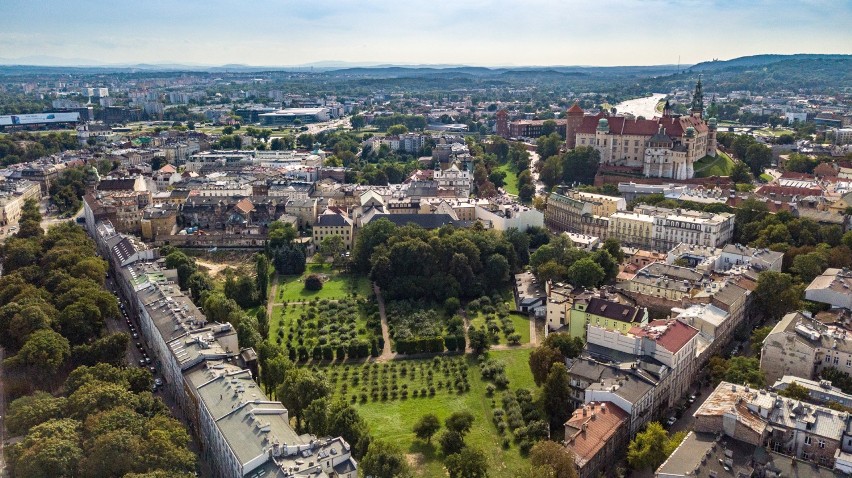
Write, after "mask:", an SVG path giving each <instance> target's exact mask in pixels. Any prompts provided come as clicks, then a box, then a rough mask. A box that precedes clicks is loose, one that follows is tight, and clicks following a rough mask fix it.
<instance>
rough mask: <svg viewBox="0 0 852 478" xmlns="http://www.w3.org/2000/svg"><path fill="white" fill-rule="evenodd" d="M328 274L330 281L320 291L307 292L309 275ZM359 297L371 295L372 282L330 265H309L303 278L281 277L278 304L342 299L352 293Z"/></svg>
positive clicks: (276, 299)
mask: <svg viewBox="0 0 852 478" xmlns="http://www.w3.org/2000/svg"><path fill="white" fill-rule="evenodd" d="M313 273H318V274H326V275H327V276H329V279H328V280H327V281H325V282H324V283H323V285H322V289H321V290H318V291H311V290H305V277H307V276H308V275H309V274H313ZM353 292H354V293H356V294H357V295H359V296H367V295H369V294H370V281H369V280H368V279H367V278H365V277H360V276H354V275H351V274H343V273H340V272H338V271H336V270H332V268H331V265H330V264H308V268H307V270H306V271H305V273H304V274H302V275H301V276H280V277H279V282H278V297H276V298H275V301H276V302H292V301H303V300H310V299H313V298H314V297H316V298H317V299H342V298H344V297H346V296H348V295H350V294H351V293H353Z"/></svg>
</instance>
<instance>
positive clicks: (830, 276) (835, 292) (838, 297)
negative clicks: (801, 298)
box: [805, 268, 852, 309]
mask: <svg viewBox="0 0 852 478" xmlns="http://www.w3.org/2000/svg"><path fill="white" fill-rule="evenodd" d="M805 298H806V299H808V300H812V301H814V302H822V303H823V304H830V305H831V306H832V307H841V308H845V309H852V271H850V270H849V269H845V268H844V269H834V268H829V269H826V270H825V272H823V273H822V274H820V275H819V276H817V277H816V278H814V280H813V281H811V283H810V284H808V287H807V289H805Z"/></svg>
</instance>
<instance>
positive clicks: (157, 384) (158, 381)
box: [154, 378, 163, 387]
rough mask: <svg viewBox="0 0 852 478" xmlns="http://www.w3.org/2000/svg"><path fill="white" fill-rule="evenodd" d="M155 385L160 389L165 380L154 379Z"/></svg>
mask: <svg viewBox="0 0 852 478" xmlns="http://www.w3.org/2000/svg"><path fill="white" fill-rule="evenodd" d="M154 385H156V386H158V387H159V386H161V385H163V379H161V378H155V379H154Z"/></svg>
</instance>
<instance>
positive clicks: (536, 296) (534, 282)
mask: <svg viewBox="0 0 852 478" xmlns="http://www.w3.org/2000/svg"><path fill="white" fill-rule="evenodd" d="M513 285H514V287H513V292H514V293H515V310H517V311H518V312H522V313H525V314H530V315H535V316H536V317H543V316H544V315H545V314H546V313H547V295H546V294H545V290H544V288H543V287H542V286H541V284H539V283H538V279H536V278H535V276H534V275H533V273H532V272H523V273H520V274H515V281H514V282H513Z"/></svg>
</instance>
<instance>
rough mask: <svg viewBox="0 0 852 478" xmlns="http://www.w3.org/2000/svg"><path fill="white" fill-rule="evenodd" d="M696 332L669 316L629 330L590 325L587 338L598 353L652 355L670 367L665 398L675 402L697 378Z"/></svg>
mask: <svg viewBox="0 0 852 478" xmlns="http://www.w3.org/2000/svg"><path fill="white" fill-rule="evenodd" d="M697 335H698V330H697V329H696V328H695V327H692V326H690V325H687V324H684V323H683V322H679V321H677V320H671V319H669V320H655V321H652V322H649V323H646V324H642V325H635V326H633V327H632V328H631V329H629V330H628V331H623V330H616V329H614V328H613V329H607V328H604V327H601V326H597V325H593V324H589V326H588V332H587V334H586V337H587V341H588V344H589V346H590V347H591V346H593V345H594V346H597V348H596V351H597V353H598V354H602V355H608V356H611V357H613V358H616V357H624V356H625V354H626V355H629V356H635V357H643V356H644V357H650V358H652V359H654V360H655V361H657V362H659V363H661V364H663V365H665V366H666V367H668V368H669V369H670V370H671V381H670V383H669V393H668V396H665V397H662V398H663V400H664V401H665V402H667V403H668V404H669V405H674V404H675V403H677V401H678V400H679V399H680V398H681V397H682V396H684V395H685V394H686V392H687V391H688V390H689V387H690V385H691V384H692V382H693V380H694V379H695V374H696V372H697V367H696V350H697V343H698V339H697ZM603 349H606V351H604V350H603Z"/></svg>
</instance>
